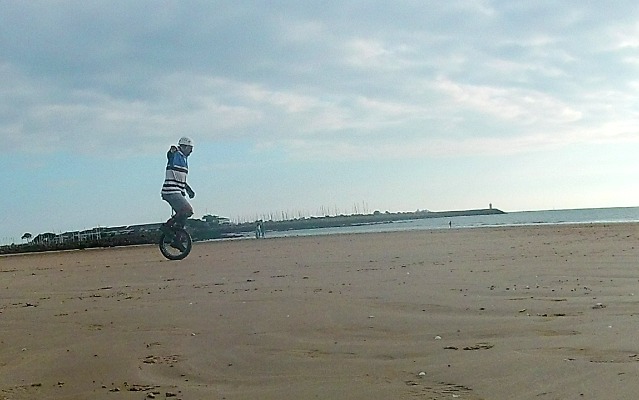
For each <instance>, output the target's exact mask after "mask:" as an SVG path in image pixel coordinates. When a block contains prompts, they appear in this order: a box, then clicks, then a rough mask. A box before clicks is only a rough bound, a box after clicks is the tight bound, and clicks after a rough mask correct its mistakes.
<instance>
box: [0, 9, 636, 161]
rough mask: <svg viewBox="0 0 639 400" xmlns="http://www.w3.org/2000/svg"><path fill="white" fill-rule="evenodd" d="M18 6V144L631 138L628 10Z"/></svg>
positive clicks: (8, 53) (13, 139) (323, 151)
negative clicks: (187, 138) (184, 138)
mask: <svg viewBox="0 0 639 400" xmlns="http://www.w3.org/2000/svg"><path fill="white" fill-rule="evenodd" d="M17 4H18V3H13V2H6V3H3V4H2V5H0V33H1V35H0V54H2V56H1V58H0V72H1V73H2V76H3V77H4V79H3V80H2V81H1V82H0V135H1V137H2V138H3V140H4V141H5V142H8V143H9V144H10V145H11V146H13V147H14V148H17V149H21V150H24V151H41V152H55V151H59V150H60V149H62V148H66V147H68V146H72V147H73V146H75V147H76V148H77V150H78V151H82V152H85V153H92V154H97V155H105V156H108V154H111V153H113V152H119V151H120V150H116V149H121V148H122V147H123V145H124V144H126V143H131V142H133V143H134V146H133V147H134V148H135V149H136V151H141V152H147V151H148V152H155V151H157V149H158V148H159V147H163V146H164V145H165V141H167V140H174V136H176V132H179V133H180V134H189V135H192V136H196V137H198V138H199V140H202V139H203V140H210V141H217V140H246V141H249V142H251V143H252V144H253V147H254V148H255V149H261V148H269V146H271V145H273V144H274V143H277V144H278V145H279V144H281V145H282V146H284V148H285V149H288V151H289V153H290V154H298V155H300V154H307V155H309V156H313V157H322V156H324V157H333V156H336V155H338V156H340V157H357V158H362V157H369V158H370V159H375V157H379V156H384V157H389V156H390V155H392V156H394V157H402V155H404V154H413V155H414V156H418V155H419V154H422V155H423V154H453V153H465V152H466V151H472V149H479V150H478V151H486V152H488V151H489V149H491V148H495V147H496V146H495V140H499V141H501V143H507V144H508V145H509V146H510V147H509V148H511V149H519V150H518V151H525V149H529V150H534V149H540V148H544V146H545V145H546V144H550V145H557V144H559V143H564V144H566V145H568V144H569V143H571V142H572V143H575V142H583V141H585V140H589V141H596V140H601V138H606V140H619V141H624V140H632V139H631V137H632V133H633V132H634V131H633V129H632V124H633V123H635V121H636V115H637V113H638V110H637V108H636V106H634V104H637V102H636V101H634V100H635V95H634V92H635V91H636V86H637V84H636V82H637V81H638V80H637V79H636V73H635V72H634V70H635V69H636V68H635V67H636V63H637V57H636V56H635V55H634V53H633V49H635V48H636V47H637V41H636V40H634V39H633V37H634V36H637V35H636V33H637V30H638V28H637V27H638V25H637V23H636V18H634V17H636V16H637V14H638V13H637V9H638V6H636V5H635V3H632V2H621V4H619V5H617V6H611V5H599V4H594V3H582V2H567V3H564V2H562V3H557V4H548V3H545V4H541V3H512V2H507V1H463V0H459V1H453V2H436V1H432V2H415V1H400V2H396V3H393V4H392V5H391V4H390V3H368V4H366V5H363V4H362V3H359V2H350V1H329V2H326V3H323V4H322V5H321V6H320V5H315V4H311V3H304V2H284V3H281V4H275V5H267V4H265V3H262V2H241V3H237V2H215V3H210V2H206V1H194V2H190V3H189V4H186V3H183V2H177V1H167V2H162V3H160V4H159V5H158V3H155V2H144V1H140V2H124V1H123V2H117V3H116V5H114V4H113V3H112V2H106V1H105V2H100V1H98V2H91V3H86V2H75V1H68V2H63V3H47V2H31V3H28V4H22V3H21V4H20V5H19V6H18V5H17ZM616 4H617V3H616ZM150 5H154V6H155V7H152V8H150V7H149V6H150ZM602 15H608V16H614V17H615V18H614V19H609V18H602ZM633 16H634V17H633ZM583 43H588V46H584V45H583ZM611 71H612V73H611ZM555 138H561V139H559V140H557V139H555ZM499 147H501V148H504V147H505V146H499ZM509 151H512V150H509Z"/></svg>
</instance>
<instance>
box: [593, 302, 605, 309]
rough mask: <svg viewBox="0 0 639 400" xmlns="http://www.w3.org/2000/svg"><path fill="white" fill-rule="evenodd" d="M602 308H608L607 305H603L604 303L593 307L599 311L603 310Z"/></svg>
mask: <svg viewBox="0 0 639 400" xmlns="http://www.w3.org/2000/svg"><path fill="white" fill-rule="evenodd" d="M602 308H606V305H605V304H602V303H597V304H595V305H594V306H592V309H593V310H599V309H602Z"/></svg>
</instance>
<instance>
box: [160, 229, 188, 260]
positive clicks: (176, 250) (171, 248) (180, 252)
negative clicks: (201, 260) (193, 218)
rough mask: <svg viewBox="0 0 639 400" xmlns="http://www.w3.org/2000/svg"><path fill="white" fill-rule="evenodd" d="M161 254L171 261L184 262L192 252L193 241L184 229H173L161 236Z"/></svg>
mask: <svg viewBox="0 0 639 400" xmlns="http://www.w3.org/2000/svg"><path fill="white" fill-rule="evenodd" d="M159 246H160V252H161V253H162V255H163V256H164V257H166V258H168V259H169V260H182V259H184V258H185V257H186V256H188V255H189V253H190V252H191V248H192V247H193V239H191V235H189V233H188V232H187V231H186V229H184V228H179V227H172V228H171V230H170V231H169V232H162V233H161V235H160V241H159Z"/></svg>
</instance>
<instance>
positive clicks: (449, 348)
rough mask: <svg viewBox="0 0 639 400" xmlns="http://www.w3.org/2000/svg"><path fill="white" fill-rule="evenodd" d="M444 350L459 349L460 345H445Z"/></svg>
mask: <svg viewBox="0 0 639 400" xmlns="http://www.w3.org/2000/svg"><path fill="white" fill-rule="evenodd" d="M444 350H459V347H457V346H446V347H444Z"/></svg>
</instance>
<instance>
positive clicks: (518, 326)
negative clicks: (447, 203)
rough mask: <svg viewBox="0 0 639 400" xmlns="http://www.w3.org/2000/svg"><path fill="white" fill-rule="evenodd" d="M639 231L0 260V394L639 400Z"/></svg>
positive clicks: (547, 229)
mask: <svg viewBox="0 0 639 400" xmlns="http://www.w3.org/2000/svg"><path fill="white" fill-rule="evenodd" d="M638 239H639V224H614V225H582V226H540V227H516V228H481V229H463V230H461V229H460V230H457V229H447V230H437V231H421V232H419V231H417V232H402V233H379V234H356V235H333V236H319V237H302V238H277V239H268V237H267V239H266V240H237V241H225V242H210V243H197V244H195V246H194V248H193V252H192V253H191V255H190V256H189V257H188V258H187V259H186V260H184V261H178V262H175V261H168V260H165V259H163V258H162V256H161V254H160V253H159V251H158V249H157V248H155V247H153V246H140V247H129V248H117V249H104V250H83V251H70V252H59V253H46V254H31V255H20V256H9V257H0V321H1V325H0V350H1V351H0V399H2V400H7V399H140V400H141V399H149V398H172V399H366V400H371V399H372V400H375V399H415V398H419V399H453V398H457V399H474V400H477V399H486V400H488V399H490V400H495V399H497V400H499V399H509V400H512V399H635V398H637V393H639V381H638V380H637V378H636V377H637V371H638V370H639V339H637V337H638V336H637V332H638V331H639V268H638V267H639V241H638Z"/></svg>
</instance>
